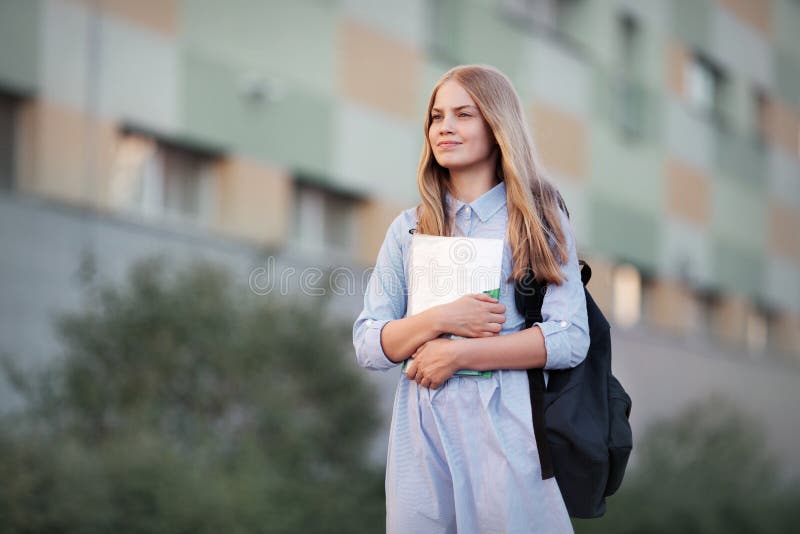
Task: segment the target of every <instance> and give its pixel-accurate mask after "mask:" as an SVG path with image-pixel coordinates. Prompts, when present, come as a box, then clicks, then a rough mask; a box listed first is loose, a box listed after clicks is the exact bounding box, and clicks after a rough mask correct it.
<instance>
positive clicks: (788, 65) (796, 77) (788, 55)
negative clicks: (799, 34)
mask: <svg viewBox="0 0 800 534" xmlns="http://www.w3.org/2000/svg"><path fill="white" fill-rule="evenodd" d="M798 31H800V28H798ZM798 46H799V47H800V43H798ZM773 52H774V54H775V55H774V61H775V84H776V86H777V90H778V94H779V95H781V96H782V97H783V98H785V99H787V100H788V101H789V102H792V103H793V104H794V105H795V106H797V107H800V51H797V50H795V51H794V52H790V51H788V50H784V49H783V48H775V49H774V50H773Z"/></svg>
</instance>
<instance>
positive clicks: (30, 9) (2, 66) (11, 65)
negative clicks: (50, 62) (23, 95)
mask: <svg viewBox="0 0 800 534" xmlns="http://www.w3.org/2000/svg"><path fill="white" fill-rule="evenodd" d="M39 12H40V5H39V2H38V0H0V86H5V87H7V88H9V89H11V90H13V91H21V92H33V91H35V90H36V88H37V86H38V69H39V59H38V54H39V19H40V16H39Z"/></svg>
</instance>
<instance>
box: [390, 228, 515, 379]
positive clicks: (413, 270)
mask: <svg viewBox="0 0 800 534" xmlns="http://www.w3.org/2000/svg"><path fill="white" fill-rule="evenodd" d="M502 267H503V240H502V239H486V238H479V237H441V236H431V235H424V234H414V237H413V238H412V240H411V267H410V271H409V273H408V274H409V284H408V302H407V304H408V315H409V316H411V315H416V314H418V313H421V312H423V311H425V310H427V309H428V308H431V307H433V306H438V305H440V304H447V303H448V302H452V301H454V300H456V299H458V298H460V297H462V296H464V295H468V294H471V293H487V294H489V295H491V296H493V297H495V298H499V296H500V275H501V274H502ZM448 336H449V337H457V336H453V335H448ZM407 364H408V361H407V360H406V362H404V363H403V370H404V371H405V369H406V366H407ZM456 374H459V375H474V376H491V371H473V370H469V369H462V370H460V371H458V372H457V373H456Z"/></svg>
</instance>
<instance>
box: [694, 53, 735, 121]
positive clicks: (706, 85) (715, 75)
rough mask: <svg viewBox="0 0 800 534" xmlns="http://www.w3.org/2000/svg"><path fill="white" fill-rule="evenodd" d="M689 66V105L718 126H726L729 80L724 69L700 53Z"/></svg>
mask: <svg viewBox="0 0 800 534" xmlns="http://www.w3.org/2000/svg"><path fill="white" fill-rule="evenodd" d="M687 68H688V70H689V72H688V73H687V84H688V98H689V105H690V106H692V108H693V109H695V110H696V111H698V112H699V113H701V114H703V115H705V116H707V117H709V118H710V119H711V120H712V121H714V123H715V124H717V125H718V126H723V127H724V126H725V116H724V115H725V113H724V98H725V91H726V85H727V82H726V79H725V76H724V74H723V72H722V69H720V68H719V67H717V66H716V65H715V64H714V63H713V62H711V61H710V60H708V59H707V58H704V57H702V56H700V55H695V56H694V58H693V59H692V61H690V62H689V63H688V67H687Z"/></svg>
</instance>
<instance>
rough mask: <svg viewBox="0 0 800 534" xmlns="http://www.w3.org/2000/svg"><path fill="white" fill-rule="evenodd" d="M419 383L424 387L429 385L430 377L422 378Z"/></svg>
mask: <svg viewBox="0 0 800 534" xmlns="http://www.w3.org/2000/svg"><path fill="white" fill-rule="evenodd" d="M420 385H421V386H423V387H426V388H428V387H431V379H430V378H427V377H425V378H423V379H422V380H421V381H420Z"/></svg>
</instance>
